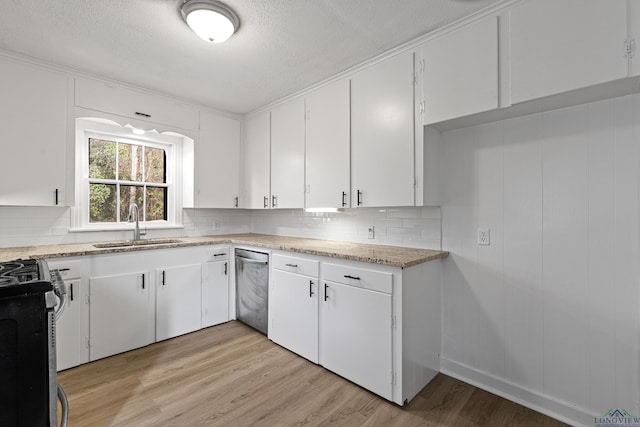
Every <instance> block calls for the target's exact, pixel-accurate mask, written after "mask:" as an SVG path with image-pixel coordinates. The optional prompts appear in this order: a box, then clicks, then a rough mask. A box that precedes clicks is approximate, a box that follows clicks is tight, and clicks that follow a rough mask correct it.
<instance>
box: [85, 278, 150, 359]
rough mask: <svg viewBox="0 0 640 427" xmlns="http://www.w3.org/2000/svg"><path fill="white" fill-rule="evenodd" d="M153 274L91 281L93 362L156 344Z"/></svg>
mask: <svg viewBox="0 0 640 427" xmlns="http://www.w3.org/2000/svg"><path fill="white" fill-rule="evenodd" d="M149 277H150V274H149V271H144V270H143V271H139V272H136V273H128V274H115V275H109V276H101V277H92V278H91V279H90V280H89V287H90V289H89V292H90V295H91V307H90V310H89V336H90V337H91V345H90V350H89V359H90V360H92V361H93V360H97V359H101V358H103V357H107V356H111V355H113V354H117V353H122V352H125V351H128V350H132V349H134V348H139V347H144V346H145V345H148V344H151V343H152V342H153V329H152V328H151V326H152V325H150V322H149V316H150V313H151V310H152V309H153V305H152V299H151V289H150V286H149Z"/></svg>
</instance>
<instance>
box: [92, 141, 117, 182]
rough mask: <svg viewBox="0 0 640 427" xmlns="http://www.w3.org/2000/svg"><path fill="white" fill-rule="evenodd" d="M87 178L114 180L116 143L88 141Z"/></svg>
mask: <svg viewBox="0 0 640 427" xmlns="http://www.w3.org/2000/svg"><path fill="white" fill-rule="evenodd" d="M89 178H98V179H116V143H115V142H111V141H103V140H101V139H94V138H90V139H89Z"/></svg>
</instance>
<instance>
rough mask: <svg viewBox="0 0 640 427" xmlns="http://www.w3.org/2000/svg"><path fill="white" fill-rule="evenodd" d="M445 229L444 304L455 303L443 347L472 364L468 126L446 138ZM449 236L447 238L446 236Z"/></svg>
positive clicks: (473, 249)
mask: <svg viewBox="0 0 640 427" xmlns="http://www.w3.org/2000/svg"><path fill="white" fill-rule="evenodd" d="M442 136H443V139H442V145H441V150H442V152H441V154H442V157H441V158H442V164H446V165H447V167H446V168H440V171H441V173H442V175H441V177H440V182H441V183H442V187H441V188H442V194H441V197H442V228H443V241H442V244H443V249H444V250H446V251H449V252H451V256H449V257H448V258H447V259H445V260H444V268H443V270H444V272H445V273H444V274H445V281H444V283H445V285H444V286H443V300H444V301H445V303H446V302H447V301H456V302H457V303H456V304H448V305H446V306H445V307H446V309H443V330H442V343H443V352H444V353H445V355H446V356H447V357H450V358H451V359H453V360H456V361H458V362H460V363H463V364H471V358H472V357H474V356H473V353H474V352H471V351H469V348H468V347H467V343H468V342H469V341H470V339H471V334H472V327H473V325H472V317H471V316H470V315H471V312H470V311H469V310H468V306H469V305H470V302H471V301H472V295H471V294H470V292H471V291H470V283H471V282H472V280H473V278H474V277H476V265H477V256H478V247H477V245H476V241H475V237H474V236H475V231H474V229H475V224H476V223H477V221H476V219H475V217H476V214H475V206H476V204H475V184H474V176H475V172H474V158H473V154H474V151H473V144H474V143H475V139H474V129H473V128H463V129H456V130H453V131H450V132H446V133H444V134H443V135H442ZM444 237H446V238H444Z"/></svg>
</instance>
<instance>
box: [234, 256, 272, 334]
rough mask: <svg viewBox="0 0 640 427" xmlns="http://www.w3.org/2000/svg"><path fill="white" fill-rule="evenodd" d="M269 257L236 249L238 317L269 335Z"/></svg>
mask: <svg viewBox="0 0 640 427" xmlns="http://www.w3.org/2000/svg"><path fill="white" fill-rule="evenodd" d="M268 301H269V255H268V254H265V253H262V252H255V251H249V250H246V249H236V317H237V319H238V320H239V321H241V322H243V323H245V324H247V325H249V326H251V327H252V328H255V329H257V330H258V331H260V332H262V333H263V334H265V335H267V321H268V319H267V312H268V308H269V304H268Z"/></svg>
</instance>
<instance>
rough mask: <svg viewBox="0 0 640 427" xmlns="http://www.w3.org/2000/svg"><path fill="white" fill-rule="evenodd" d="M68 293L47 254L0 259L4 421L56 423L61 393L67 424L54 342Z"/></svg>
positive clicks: (0, 406)
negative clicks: (37, 257)
mask: <svg viewBox="0 0 640 427" xmlns="http://www.w3.org/2000/svg"><path fill="white" fill-rule="evenodd" d="M65 293H66V291H65V287H64V283H63V282H62V280H61V279H60V276H59V274H58V273H57V272H53V275H52V272H50V271H49V269H48V267H47V264H46V262H45V261H43V260H32V259H27V260H15V261H10V262H0V426H10V427H13V426H16V427H22V426H25V427H26V426H28V427H32V426H33V427H36V426H46V427H53V426H57V425H58V421H57V412H58V405H57V399H58V396H60V400H61V403H62V408H63V411H62V412H63V414H62V415H63V417H62V419H63V425H66V414H67V403H66V397H64V392H63V391H62V389H61V388H60V387H58V383H57V374H56V347H55V346H56V343H55V322H56V314H57V315H60V314H61V313H62V309H63V308H64V301H65Z"/></svg>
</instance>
